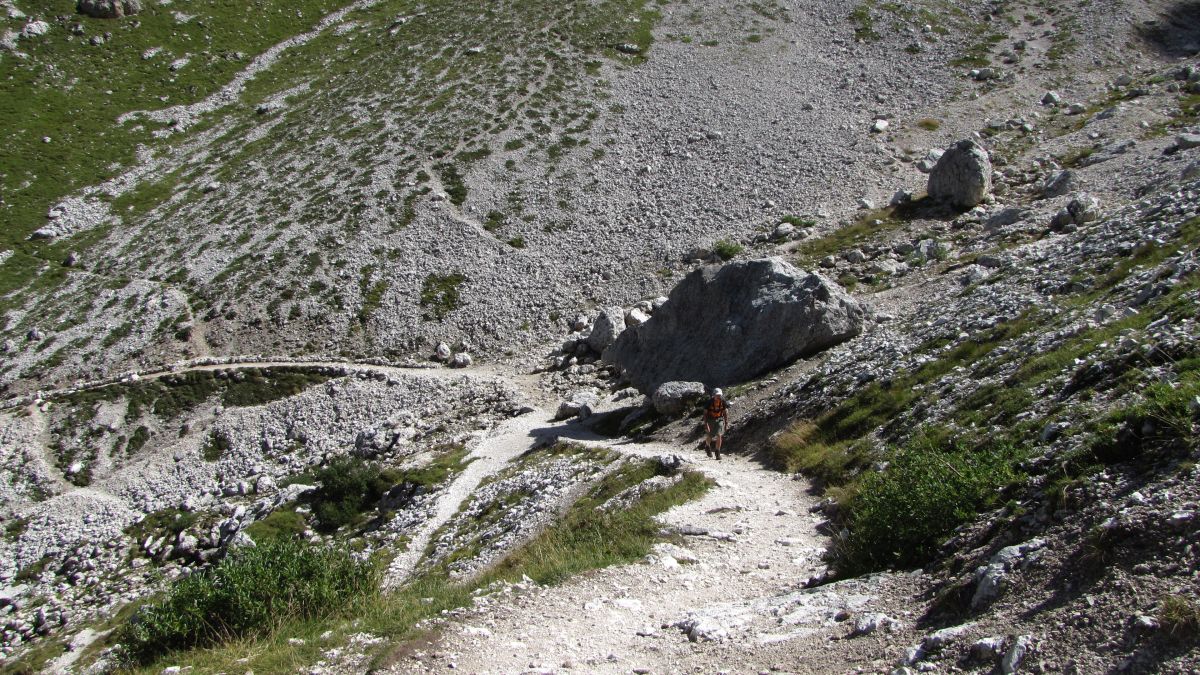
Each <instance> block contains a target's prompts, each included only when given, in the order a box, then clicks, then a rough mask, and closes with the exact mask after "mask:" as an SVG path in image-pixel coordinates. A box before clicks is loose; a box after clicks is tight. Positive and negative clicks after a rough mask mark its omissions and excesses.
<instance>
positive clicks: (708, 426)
mask: <svg viewBox="0 0 1200 675" xmlns="http://www.w3.org/2000/svg"><path fill="white" fill-rule="evenodd" d="M704 431H705V432H706V433H707V434H708V437H709V438H716V437H717V436H724V435H725V418H724V417H718V418H716V419H713V418H711V417H705V418H704Z"/></svg>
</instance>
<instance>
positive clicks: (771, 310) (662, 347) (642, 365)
mask: <svg viewBox="0 0 1200 675" xmlns="http://www.w3.org/2000/svg"><path fill="white" fill-rule="evenodd" d="M863 315H864V311H863V308H862V306H861V305H859V303H858V302H857V301H856V300H855V299H854V298H852V297H851V296H850V295H849V294H847V293H846V292H845V291H844V290H842V288H841V287H840V286H838V285H837V284H836V283H834V282H832V281H830V280H829V279H826V278H825V277H824V276H821V275H820V274H815V273H809V272H805V271H803V270H798V269H796V268H795V267H792V266H791V265H789V264H788V263H786V262H784V261H782V260H779V259H776V258H768V259H764V260H750V261H745V262H738V263H732V264H729V265H724V266H719V267H718V266H712V267H704V268H701V269H698V270H696V271H694V272H692V273H691V274H689V275H688V276H687V277H685V278H684V280H683V281H681V282H680V283H679V285H678V286H676V287H675V289H674V290H673V291H671V295H670V298H669V299H668V300H667V302H666V304H664V305H663V306H662V307H661V308H660V309H659V310H658V311H656V312H655V313H654V316H653V318H651V319H650V320H649V321H647V322H646V323H644V324H642V325H640V326H634V327H631V328H628V329H626V330H625V331H624V332H623V333H621V335H620V337H619V338H617V341H616V342H615V343H613V345H612V346H611V347H610V348H609V349H608V350H606V351H605V352H604V360H605V361H608V362H609V363H612V364H615V365H617V366H618V367H620V368H622V369H623V370H624V371H625V373H626V375H627V376H628V377H629V380H630V381H631V382H632V383H633V385H634V386H635V387H637V388H638V389H640V390H641V391H643V392H646V393H650V392H653V391H654V390H655V389H657V388H658V386H659V385H661V384H662V383H664V382H670V381H675V380H679V381H692V382H702V383H704V384H705V385H707V386H710V387H712V386H722V385H727V384H733V383H736V382H744V381H746V380H749V379H751V378H753V377H756V376H758V375H761V374H763V373H766V372H768V371H770V370H774V369H776V368H779V367H781V366H784V365H787V364H788V363H790V362H792V361H794V360H795V359H797V358H800V357H803V356H808V355H811V354H815V353H816V352H819V351H821V350H823V349H825V348H827V347H831V346H833V345H836V344H838V343H840V342H842V341H844V340H847V339H849V338H851V337H854V336H855V335H858V334H859V332H860V331H861V330H862V324H863Z"/></svg>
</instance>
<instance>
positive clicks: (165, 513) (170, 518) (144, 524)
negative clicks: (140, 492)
mask: <svg viewBox="0 0 1200 675" xmlns="http://www.w3.org/2000/svg"><path fill="white" fill-rule="evenodd" d="M198 518H199V516H197V514H196V513H194V512H191V511H181V510H180V509H162V510H160V511H153V512H151V513H147V514H146V517H145V518H142V519H141V520H140V521H138V522H136V523H134V524H132V525H130V526H129V527H127V528H125V533H126V534H128V535H129V536H130V537H132V538H134V539H135V540H138V541H141V540H143V539H145V538H146V537H148V536H150V537H161V536H164V535H165V536H168V537H169V538H174V537H175V535H177V534H179V533H180V532H183V531H184V530H186V529H188V528H189V527H191V526H192V525H194V524H196V521H197V519H198Z"/></svg>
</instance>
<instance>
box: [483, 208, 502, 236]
mask: <svg viewBox="0 0 1200 675" xmlns="http://www.w3.org/2000/svg"><path fill="white" fill-rule="evenodd" d="M506 222H508V216H506V215H505V214H504V212H503V211H496V210H492V211H488V214H487V221H486V222H485V223H484V224H483V229H485V230H487V231H488V232H495V231H496V230H499V229H500V228H501V227H504V223H506Z"/></svg>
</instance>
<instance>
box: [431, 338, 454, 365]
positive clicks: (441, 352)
mask: <svg viewBox="0 0 1200 675" xmlns="http://www.w3.org/2000/svg"><path fill="white" fill-rule="evenodd" d="M451 356H453V354H452V353H451V351H450V345H448V344H446V343H445V342H439V343H438V345H437V347H435V348H434V350H433V360H434V361H443V362H445V361H449V360H450V357H451Z"/></svg>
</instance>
